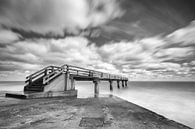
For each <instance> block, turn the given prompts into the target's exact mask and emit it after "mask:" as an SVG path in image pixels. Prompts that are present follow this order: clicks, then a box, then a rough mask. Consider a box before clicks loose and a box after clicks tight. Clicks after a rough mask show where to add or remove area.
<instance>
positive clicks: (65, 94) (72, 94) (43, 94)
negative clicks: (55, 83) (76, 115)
mask: <svg viewBox="0 0 195 129" xmlns="http://www.w3.org/2000/svg"><path fill="white" fill-rule="evenodd" d="M5 97H11V98H18V99H34V98H53V97H77V90H68V91H49V92H36V93H26V92H15V93H6V94H5Z"/></svg>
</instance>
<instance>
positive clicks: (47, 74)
mask: <svg viewBox="0 0 195 129" xmlns="http://www.w3.org/2000/svg"><path fill="white" fill-rule="evenodd" d="M62 72H63V71H62V69H60V67H56V66H48V67H46V68H44V69H42V70H40V71H38V72H36V73H33V74H32V75H30V76H28V77H27V80H26V83H27V85H26V86H25V87H24V92H43V91H44V87H45V86H46V85H47V84H48V83H50V82H51V81H53V80H54V79H55V78H57V77H58V76H59V75H60V74H61V73H62Z"/></svg>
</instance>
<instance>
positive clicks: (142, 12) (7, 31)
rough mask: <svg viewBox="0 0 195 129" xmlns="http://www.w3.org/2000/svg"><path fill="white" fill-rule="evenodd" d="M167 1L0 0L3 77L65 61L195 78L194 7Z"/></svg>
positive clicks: (141, 74)
mask: <svg viewBox="0 0 195 129" xmlns="http://www.w3.org/2000/svg"><path fill="white" fill-rule="evenodd" d="M164 1H166V2H164ZM169 1H170V0H158V1H157V0H151V1H145V0H144V1H137V0H131V1H128V0H127V1H124V0H119V1H117V0H1V1H0V55H1V56H0V77H1V78H0V79H2V78H4V79H5V78H7V79H9V78H13V77H11V76H16V75H17V76H18V75H20V76H21V78H22V79H24V77H25V76H26V75H29V74H30V73H32V72H34V71H37V70H38V69H40V68H42V67H45V66H48V65H58V66H60V65H63V64H65V63H67V64H72V65H79V66H83V67H87V68H91V69H96V70H100V71H104V72H110V73H115V74H125V75H127V76H128V77H129V78H130V79H131V78H132V79H142V80H143V79H146V80H149V79H150V80H151V79H152V80H155V79H159V80H161V79H162V80H163V79H165V80H167V79H170V80H172V79H181V78H185V79H186V78H187V79H191V80H193V79H194V78H195V62H194V61H195V22H194V21H192V20H194V18H193V15H194V12H193V9H194V8H193V9H190V8H188V7H189V5H188V4H186V5H184V6H185V7H184V8H182V10H181V9H180V8H178V7H175V6H174V8H173V7H172V5H171V3H169ZM178 1H180V2H181V1H182V0H178ZM178 1H177V2H176V3H178ZM173 3H175V2H173ZM173 3H172V4H173ZM181 3H182V4H183V2H181ZM184 3H185V2H184ZM182 4H181V5H182ZM174 5H176V4H174ZM177 5H179V3H178V4H177ZM190 7H191V6H190ZM164 10H166V11H164ZM188 11H189V12H188ZM177 12H180V13H177ZM190 12H193V14H192V13H190ZM186 14H189V15H188V17H185V16H186ZM184 17H185V18H184ZM189 21H190V22H191V21H192V22H191V23H190V22H189ZM187 23H188V24H189V23H190V24H189V25H187ZM181 27H182V28H181ZM14 73H15V74H14ZM16 78H17V79H18V77H16ZM2 80H3V79H2Z"/></svg>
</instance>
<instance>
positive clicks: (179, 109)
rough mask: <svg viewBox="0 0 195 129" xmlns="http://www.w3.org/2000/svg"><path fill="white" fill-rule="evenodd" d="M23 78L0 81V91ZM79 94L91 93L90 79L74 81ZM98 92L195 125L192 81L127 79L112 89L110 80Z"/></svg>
mask: <svg viewBox="0 0 195 129" xmlns="http://www.w3.org/2000/svg"><path fill="white" fill-rule="evenodd" d="M23 87H24V82H0V91H22V90H23ZM76 89H78V97H80V98H86V97H92V96H94V94H93V93H94V85H93V83H92V82H76ZM100 94H113V95H116V96H118V97H120V98H123V99H125V100H127V101H129V102H132V103H135V104H137V105H140V106H142V107H144V108H147V109H149V110H151V111H153V112H156V113H158V114H161V115H163V116H165V117H167V118H169V119H172V120H175V121H177V122H180V123H183V124H185V125H187V126H190V127H192V128H195V82H129V83H128V87H127V88H120V89H117V86H116V83H114V90H113V92H110V91H109V83H108V82H101V83H100Z"/></svg>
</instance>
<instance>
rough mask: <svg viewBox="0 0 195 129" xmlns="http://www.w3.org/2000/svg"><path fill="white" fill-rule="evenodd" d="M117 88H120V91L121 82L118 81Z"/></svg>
mask: <svg viewBox="0 0 195 129" xmlns="http://www.w3.org/2000/svg"><path fill="white" fill-rule="evenodd" d="M117 87H118V89H120V81H119V80H117Z"/></svg>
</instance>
